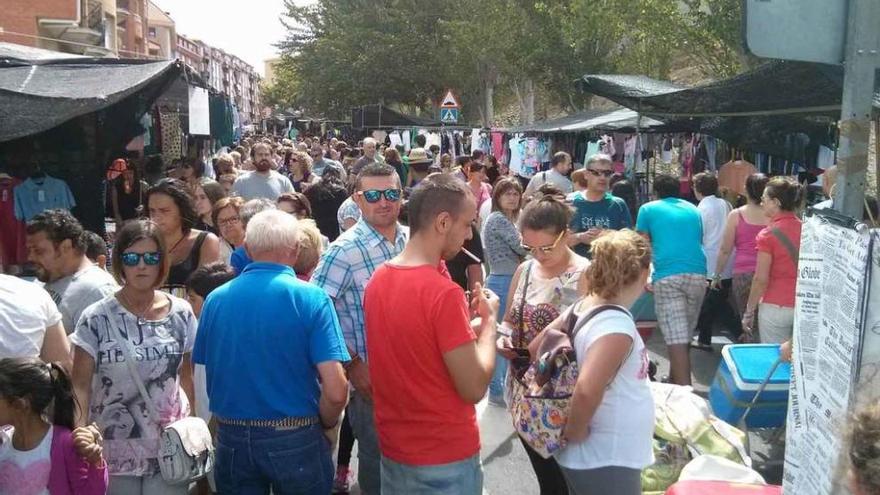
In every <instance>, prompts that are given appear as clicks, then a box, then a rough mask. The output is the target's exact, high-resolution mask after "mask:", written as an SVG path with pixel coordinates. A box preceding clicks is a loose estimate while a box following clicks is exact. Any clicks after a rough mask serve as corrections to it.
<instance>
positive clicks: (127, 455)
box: [71, 220, 196, 495]
mask: <svg viewBox="0 0 880 495" xmlns="http://www.w3.org/2000/svg"><path fill="white" fill-rule="evenodd" d="M168 262H169V260H168V255H167V251H166V249H165V244H164V240H163V237H162V234H161V233H160V232H159V229H158V227H157V226H156V224H154V223H152V222H150V221H148V220H135V221H131V222H128V223H127V224H125V226H124V227H123V228H122V229H121V230H120V231H119V232H118V233H117V235H116V243H115V246H114V249H113V263H112V266H113V272H114V275H115V277H116V279H117V280H118V281H119V283H120V284H122V289H120V290H119V291H118V292H116V293H115V294H113V295H111V296H108V297H107V298H105V299H104V300H102V301H99V302H97V303H95V304H93V305H92V306H89V308H87V309H86V310H85V311H84V312H83V315H82V317H81V318H80V320H79V322H78V324H77V325H76V329H75V331H74V333H73V334H72V335H71V342H73V344H74V346H75V349H74V365H73V383H74V388H75V390H76V395H77V397H78V398H79V400H80V418H79V420H78V424H87V423H89V422H95V423H97V425H98V428H99V429H100V430H101V434H102V435H103V436H104V439H105V444H104V453H105V457H106V460H107V465H108V470H109V473H110V485H109V490H108V493H110V494H125V495H154V494H163V495H164V494H168V495H172V494H180V495H183V494H186V493H187V492H188V486H187V484H180V485H172V484H170V483H168V482H166V481H165V479H164V478H163V476H162V474H161V473H160V465H159V458H160V455H159V449H160V443H161V442H160V439H161V438H162V434H163V431H164V430H165V428H166V427H168V426H169V425H171V424H172V423H175V422H177V421H178V420H181V419H184V418H186V417H187V416H189V414H190V405H191V404H192V403H193V402H192V398H193V396H194V393H193V380H192V364H191V362H190V353H191V351H192V347H193V344H194V341H195V335H196V319H195V316H194V315H193V312H192V309H191V307H190V305H189V303H187V302H186V301H184V300H183V299H179V298H177V297H174V296H172V295H169V294H167V293H164V292H161V291H159V290H158V288H159V287H160V286H161V285H162V283H163V282H164V280H165V277H166V275H167V274H168ZM132 355H133V356H135V358H134V359H131V356H132ZM133 372H134V373H136V374H137V376H136V377H135V376H134V375H133Z"/></svg>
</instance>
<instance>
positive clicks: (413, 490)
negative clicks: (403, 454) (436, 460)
mask: <svg viewBox="0 0 880 495" xmlns="http://www.w3.org/2000/svg"><path fill="white" fill-rule="evenodd" d="M482 493H483V467H482V466H481V464H480V454H476V455H474V456H473V457H468V458H467V459H465V460H463V461H458V462H451V463H449V464H437V465H433V466H410V465H408V464H400V463H397V462H394V461H392V460H391V459H389V458H387V457H385V456H382V495H481V494H482Z"/></svg>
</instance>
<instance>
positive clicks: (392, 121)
mask: <svg viewBox="0 0 880 495" xmlns="http://www.w3.org/2000/svg"><path fill="white" fill-rule="evenodd" d="M440 125H441V123H440V122H438V121H436V120H432V119H426V118H423V117H416V116H414V115H406V114H403V113H400V112H398V111H396V110H392V109H391V108H388V107H386V106H385V105H380V104H376V105H364V106H360V107H355V108H352V109H351V127H352V128H353V129H387V128H392V127H439V126H440Z"/></svg>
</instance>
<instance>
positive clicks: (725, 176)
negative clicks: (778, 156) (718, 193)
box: [718, 160, 758, 195]
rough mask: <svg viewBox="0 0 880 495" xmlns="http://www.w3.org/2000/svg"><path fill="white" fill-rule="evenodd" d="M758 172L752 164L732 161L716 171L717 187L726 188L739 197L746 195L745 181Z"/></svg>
mask: <svg viewBox="0 0 880 495" xmlns="http://www.w3.org/2000/svg"><path fill="white" fill-rule="evenodd" d="M757 172H758V169H757V168H756V167H755V165H754V164H752V163H749V162H747V161H745V160H732V161H729V162H727V163H725V164H724V165H722V166H721V168H720V169H719V170H718V187H726V188H728V189H730V190H731V191H734V192H736V193H737V194H740V195H745V193H746V179H748V178H749V176H750V175H752V174H755V173H757Z"/></svg>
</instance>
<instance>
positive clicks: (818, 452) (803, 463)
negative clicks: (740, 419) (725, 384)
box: [783, 214, 871, 495]
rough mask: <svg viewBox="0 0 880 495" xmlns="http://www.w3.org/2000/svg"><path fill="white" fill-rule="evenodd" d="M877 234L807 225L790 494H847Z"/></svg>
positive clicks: (789, 446) (814, 222)
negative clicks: (848, 437) (847, 457)
mask: <svg viewBox="0 0 880 495" xmlns="http://www.w3.org/2000/svg"><path fill="white" fill-rule="evenodd" d="M870 247H871V236H870V234H869V233H868V232H867V231H866V230H855V229H852V228H847V227H843V226H839V225H837V224H834V223H831V222H828V221H826V220H825V219H823V218H822V216H821V215H820V214H817V215H813V216H811V217H809V218H807V219H806V220H805V221H804V225H803V232H802V235H801V246H800V260H799V263H798V281H797V289H796V301H795V324H794V352H795V356H794V366H792V377H791V388H790V395H789V410H788V423H787V428H788V429H787V436H786V452H785V472H784V476H783V479H784V480H783V484H784V490H785V493H793V494H798V495H827V494H830V493H841V490H840V487H839V486H837V485H836V484H835V478H836V476H835V473H836V471H837V469H836V468H837V465H838V459H839V453H840V452H841V449H842V448H843V445H842V443H843V441H844V436H843V435H841V432H842V431H843V429H844V427H845V424H846V421H847V418H848V413H849V410H850V405H851V403H852V395H853V389H854V384H855V381H856V378H857V377H858V362H859V356H860V354H861V340H862V333H863V332H862V330H863V328H864V323H865V306H866V300H867V297H866V294H867V289H868V286H867V281H868V276H867V273H868V267H869V254H870Z"/></svg>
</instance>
